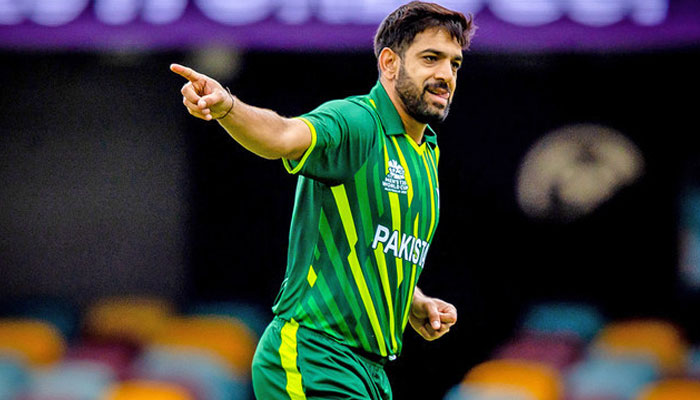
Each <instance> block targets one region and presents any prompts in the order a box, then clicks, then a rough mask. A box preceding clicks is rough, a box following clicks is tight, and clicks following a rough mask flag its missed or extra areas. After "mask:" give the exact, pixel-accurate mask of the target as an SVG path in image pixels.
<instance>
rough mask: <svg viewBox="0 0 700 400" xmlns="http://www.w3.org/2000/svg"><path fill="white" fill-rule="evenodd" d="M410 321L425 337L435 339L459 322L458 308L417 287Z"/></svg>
mask: <svg viewBox="0 0 700 400" xmlns="http://www.w3.org/2000/svg"><path fill="white" fill-rule="evenodd" d="M408 321H409V322H410V323H411V326H412V327H413V329H414V330H415V331H416V332H418V334H420V335H421V336H423V338H425V339H426V340H435V339H437V338H439V337H441V336H442V335H444V334H446V333H447V332H449V331H450V328H451V327H452V326H453V325H454V324H455V323H456V322H457V309H456V308H455V306H453V305H452V304H450V303H448V302H446V301H443V300H440V299H437V298H434V297H428V296H426V295H425V294H424V293H423V291H422V290H420V289H419V288H418V287H416V288H415V291H414V292H413V299H412V301H411V311H410V313H409V317H408Z"/></svg>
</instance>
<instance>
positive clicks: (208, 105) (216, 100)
mask: <svg viewBox="0 0 700 400" xmlns="http://www.w3.org/2000/svg"><path fill="white" fill-rule="evenodd" d="M170 70H171V71H173V72H174V73H176V74H178V75H180V76H182V77H183V78H185V79H187V80H188V81H189V82H187V83H186V84H185V85H184V86H183V87H182V90H180V92H181V93H182V103H183V104H184V105H185V107H187V111H188V112H189V113H190V114H192V115H194V116H195V117H197V118H201V119H203V120H205V121H211V120H212V119H219V118H223V117H225V116H226V114H228V112H229V111H230V110H231V108H232V107H233V96H231V95H230V94H229V92H228V91H227V90H226V89H224V87H223V86H221V84H220V83H219V82H217V81H216V80H215V79H212V78H210V77H208V76H206V75H204V74H200V73H199V72H197V71H195V70H193V69H192V68H188V67H185V66H183V65H180V64H171V65H170Z"/></svg>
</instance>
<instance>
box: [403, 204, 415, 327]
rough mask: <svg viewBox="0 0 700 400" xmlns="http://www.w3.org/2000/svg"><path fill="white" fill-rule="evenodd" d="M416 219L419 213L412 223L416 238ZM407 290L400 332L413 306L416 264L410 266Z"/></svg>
mask: <svg viewBox="0 0 700 400" xmlns="http://www.w3.org/2000/svg"><path fill="white" fill-rule="evenodd" d="M418 218H420V213H416V219H415V220H414V221H413V237H418ZM409 284H410V286H409V289H408V299H407V303H408V304H407V305H406V310H404V314H403V321H402V323H401V331H402V332H403V330H404V329H406V323H408V313H410V312H411V304H413V290H414V289H415V287H416V264H413V265H412V266H411V280H410V281H409Z"/></svg>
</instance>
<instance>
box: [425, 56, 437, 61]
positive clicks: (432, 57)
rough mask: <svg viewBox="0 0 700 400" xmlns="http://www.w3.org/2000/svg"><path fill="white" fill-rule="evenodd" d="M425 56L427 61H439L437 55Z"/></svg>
mask: <svg viewBox="0 0 700 400" xmlns="http://www.w3.org/2000/svg"><path fill="white" fill-rule="evenodd" d="M423 58H425V59H426V60H427V61H437V57H435V56H425V57H423Z"/></svg>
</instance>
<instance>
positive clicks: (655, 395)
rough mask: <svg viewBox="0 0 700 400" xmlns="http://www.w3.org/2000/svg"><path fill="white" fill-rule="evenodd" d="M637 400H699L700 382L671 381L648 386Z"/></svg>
mask: <svg viewBox="0 0 700 400" xmlns="http://www.w3.org/2000/svg"><path fill="white" fill-rule="evenodd" d="M636 399H637V400H698V399H700V381H694V380H683V379H671V380H665V381H661V382H657V383H654V384H652V385H650V386H648V387H647V388H646V389H644V390H643V391H642V393H640V395H639V396H638V397H637V398H636Z"/></svg>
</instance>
